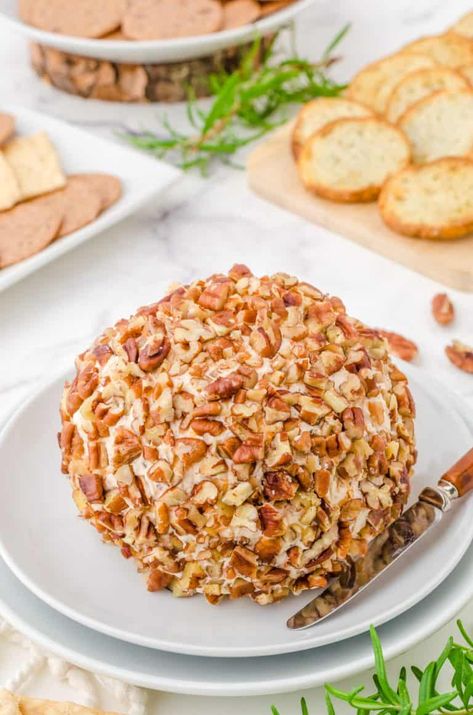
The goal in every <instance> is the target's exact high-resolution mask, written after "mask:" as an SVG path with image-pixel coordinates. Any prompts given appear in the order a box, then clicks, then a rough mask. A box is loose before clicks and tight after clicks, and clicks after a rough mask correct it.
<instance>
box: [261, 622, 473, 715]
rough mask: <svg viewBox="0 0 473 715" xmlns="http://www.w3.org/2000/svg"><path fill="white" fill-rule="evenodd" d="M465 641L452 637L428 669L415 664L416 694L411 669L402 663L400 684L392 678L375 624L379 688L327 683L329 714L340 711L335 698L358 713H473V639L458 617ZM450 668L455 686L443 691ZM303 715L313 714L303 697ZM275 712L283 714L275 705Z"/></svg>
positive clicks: (450, 677) (389, 714)
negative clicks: (411, 686)
mask: <svg viewBox="0 0 473 715" xmlns="http://www.w3.org/2000/svg"><path fill="white" fill-rule="evenodd" d="M457 625H458V629H459V631H460V634H461V636H462V638H463V641H464V642H463V643H457V642H455V641H454V639H453V638H452V637H450V638H449V639H448V640H447V643H446V644H445V647H444V648H443V650H442V652H441V653H440V655H439V656H438V658H437V659H436V660H433V661H431V662H430V663H429V664H428V665H427V667H426V668H425V669H424V670H421V669H420V668H417V667H416V666H412V667H411V671H412V674H413V675H414V678H415V680H416V681H417V692H416V694H415V695H414V694H413V693H411V691H410V689H409V685H408V682H407V670H406V668H405V667H402V668H401V670H400V673H399V676H398V679H397V682H396V684H395V685H394V684H391V683H390V682H389V679H388V676H387V673H386V664H385V660H384V656H383V650H382V647H381V642H380V640H379V636H378V634H377V632H376V629H375V628H374V627H373V626H372V627H371V629H370V632H371V642H372V645H373V652H374V658H375V669H376V672H375V674H374V675H373V682H374V686H375V690H374V692H373V693H372V694H371V695H364V694H362V692H363V690H364V687H363V686H362V685H360V686H359V687H357V688H354V689H353V690H350V691H344V690H340V689H338V688H335V687H334V686H333V685H326V686H325V702H326V706H327V713H328V715H336V710H335V706H334V702H333V701H334V699H336V700H341V701H342V702H345V703H347V705H348V706H350V707H351V708H352V709H353V710H355V711H356V715H370V713H375V714H376V715H430V714H434V713H440V714H442V715H448V714H449V713H455V715H471V714H472V713H473V639H472V638H471V637H470V636H469V635H468V633H467V632H466V629H465V627H464V625H463V623H462V622H461V621H457ZM446 672H448V675H449V681H450V687H451V690H448V691H446V692H440V691H439V689H438V688H439V686H438V681H439V678H440V676H441V675H442V676H443V675H445V673H446ZM300 704H301V715H309V710H308V707H307V703H306V701H305V699H304V698H302V700H301V703H300ZM271 712H272V715H280V713H279V710H278V709H277V708H276V707H275V706H274V705H273V706H272V708H271Z"/></svg>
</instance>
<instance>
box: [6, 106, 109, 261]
mask: <svg viewBox="0 0 473 715" xmlns="http://www.w3.org/2000/svg"><path fill="white" fill-rule="evenodd" d="M14 133H15V119H14V117H12V116H11V115H9V114H1V113H0V268H5V267H6V266H10V265H13V264H14V263H18V262H19V261H22V260H24V259H25V258H28V257H29V256H32V255H34V254H35V253H38V251H41V250H42V249H43V248H45V247H46V246H48V245H49V244H50V243H51V242H52V241H54V240H56V239H58V238H61V237H63V236H67V235H68V234H70V233H72V232H73V231H77V230H78V229H79V228H82V227H83V226H85V225H86V224H88V223H90V222H91V221H93V220H94V219H95V218H97V216H98V215H99V214H100V213H101V212H102V211H104V210H105V209H107V208H108V207H109V206H111V205H112V204H113V203H115V201H117V200H118V199H119V198H120V196H121V182H120V180H119V179H118V178H116V177H115V176H110V175H108V174H74V175H71V176H66V175H65V174H64V172H63V170H62V168H61V163H60V159H59V156H58V154H57V152H56V149H55V148H54V146H53V144H52V142H51V140H50V138H49V137H48V135H47V134H46V133H45V132H42V131H39V132H38V133H36V134H32V135H29V136H14Z"/></svg>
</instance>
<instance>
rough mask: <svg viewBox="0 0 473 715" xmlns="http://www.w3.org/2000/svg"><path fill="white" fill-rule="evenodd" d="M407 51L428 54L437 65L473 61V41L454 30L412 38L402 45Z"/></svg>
mask: <svg viewBox="0 0 473 715" xmlns="http://www.w3.org/2000/svg"><path fill="white" fill-rule="evenodd" d="M404 51H407V52H420V53H422V54H423V55H428V56H429V57H431V58H432V59H433V60H435V61H436V62H438V63H439V65H445V66H446V67H453V68H454V69H455V68H456V67H461V66H462V65H469V64H470V63H471V62H473V41H472V40H470V39H469V38H468V37H464V35H457V33H456V32H446V33H445V34H443V35H430V36H429V37H421V38H420V39H419V40H414V42H410V43H409V44H408V45H406V46H405V47H404Z"/></svg>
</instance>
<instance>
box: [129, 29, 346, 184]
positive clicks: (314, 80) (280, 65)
mask: <svg viewBox="0 0 473 715" xmlns="http://www.w3.org/2000/svg"><path fill="white" fill-rule="evenodd" d="M348 29H349V26H346V27H344V28H343V29H342V30H341V31H340V32H339V33H338V34H337V36H336V37H335V38H334V39H333V40H332V41H331V42H330V43H329V45H328V47H327V48H326V50H325V51H324V52H323V54H322V58H321V60H320V61H319V62H318V63H316V64H314V63H311V62H309V61H307V60H305V59H302V58H300V57H298V56H295V57H292V58H290V59H285V60H279V61H277V60H276V57H275V51H274V46H275V44H274V41H273V42H272V43H271V44H270V47H269V48H268V49H267V50H264V51H263V49H262V44H261V39H260V38H257V39H256V40H255V41H254V43H253V44H252V46H251V48H250V49H249V50H248V51H247V52H246V53H245V54H244V56H243V58H242V60H241V62H240V65H239V67H238V68H237V69H236V70H234V71H233V72H231V73H225V72H223V73H221V74H218V75H212V76H211V77H210V78H209V88H210V91H211V94H212V96H213V100H212V103H211V105H210V108H209V109H208V110H207V111H205V110H203V109H202V107H201V105H200V104H199V103H198V102H197V100H196V98H195V97H194V96H192V94H190V95H189V99H188V102H187V107H186V110H187V120H188V123H189V131H188V132H181V131H178V130H177V129H175V128H174V127H173V126H172V125H171V123H170V121H169V119H168V118H167V117H164V118H163V119H162V121H161V123H162V126H163V129H164V130H165V132H166V134H165V135H161V134H156V133H154V132H151V131H143V132H127V133H126V134H124V135H123V136H124V138H125V139H126V140H127V141H129V142H130V143H131V144H132V145H134V146H135V147H138V148H139V149H143V150H145V151H148V152H151V153H152V154H154V155H155V156H157V157H159V158H162V157H167V158H168V159H170V160H171V161H174V163H177V164H178V165H179V166H181V168H184V169H191V168H198V169H200V170H201V172H203V173H207V172H208V170H209V168H210V165H211V164H212V163H213V162H215V161H216V160H217V161H221V162H222V161H223V162H225V163H230V162H231V158H232V157H233V155H234V154H235V153H236V152H237V151H238V150H239V149H241V148H242V147H245V146H246V145H247V144H250V143H251V142H253V141H255V140H256V139H259V138H260V137H261V136H263V135H264V134H266V133H267V132H269V131H270V130H271V129H274V128H275V127H277V126H278V125H280V124H282V123H283V122H284V121H286V120H287V118H288V116H287V114H286V111H285V110H286V109H288V108H289V107H290V106H291V105H299V104H303V103H305V102H307V101H309V100H310V99H312V98H313V97H319V96H327V97H331V96H336V95H337V94H339V93H340V92H341V91H342V89H344V85H340V84H336V83H335V82H333V81H332V80H331V79H329V77H328V76H327V74H326V70H327V68H328V67H329V66H330V65H331V64H332V63H333V62H334V58H333V51H334V50H335V48H336V47H337V46H338V45H339V43H340V42H341V40H342V39H343V37H344V36H345V34H346V32H347V31H348Z"/></svg>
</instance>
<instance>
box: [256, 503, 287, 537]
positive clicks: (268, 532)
mask: <svg viewBox="0 0 473 715" xmlns="http://www.w3.org/2000/svg"><path fill="white" fill-rule="evenodd" d="M258 513H259V518H260V521H261V525H262V527H263V534H264V535H265V536H281V535H282V533H283V529H282V515H281V512H280V511H279V510H278V509H276V507H274V506H273V505H272V504H263V506H262V507H260V509H259V512H258Z"/></svg>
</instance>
